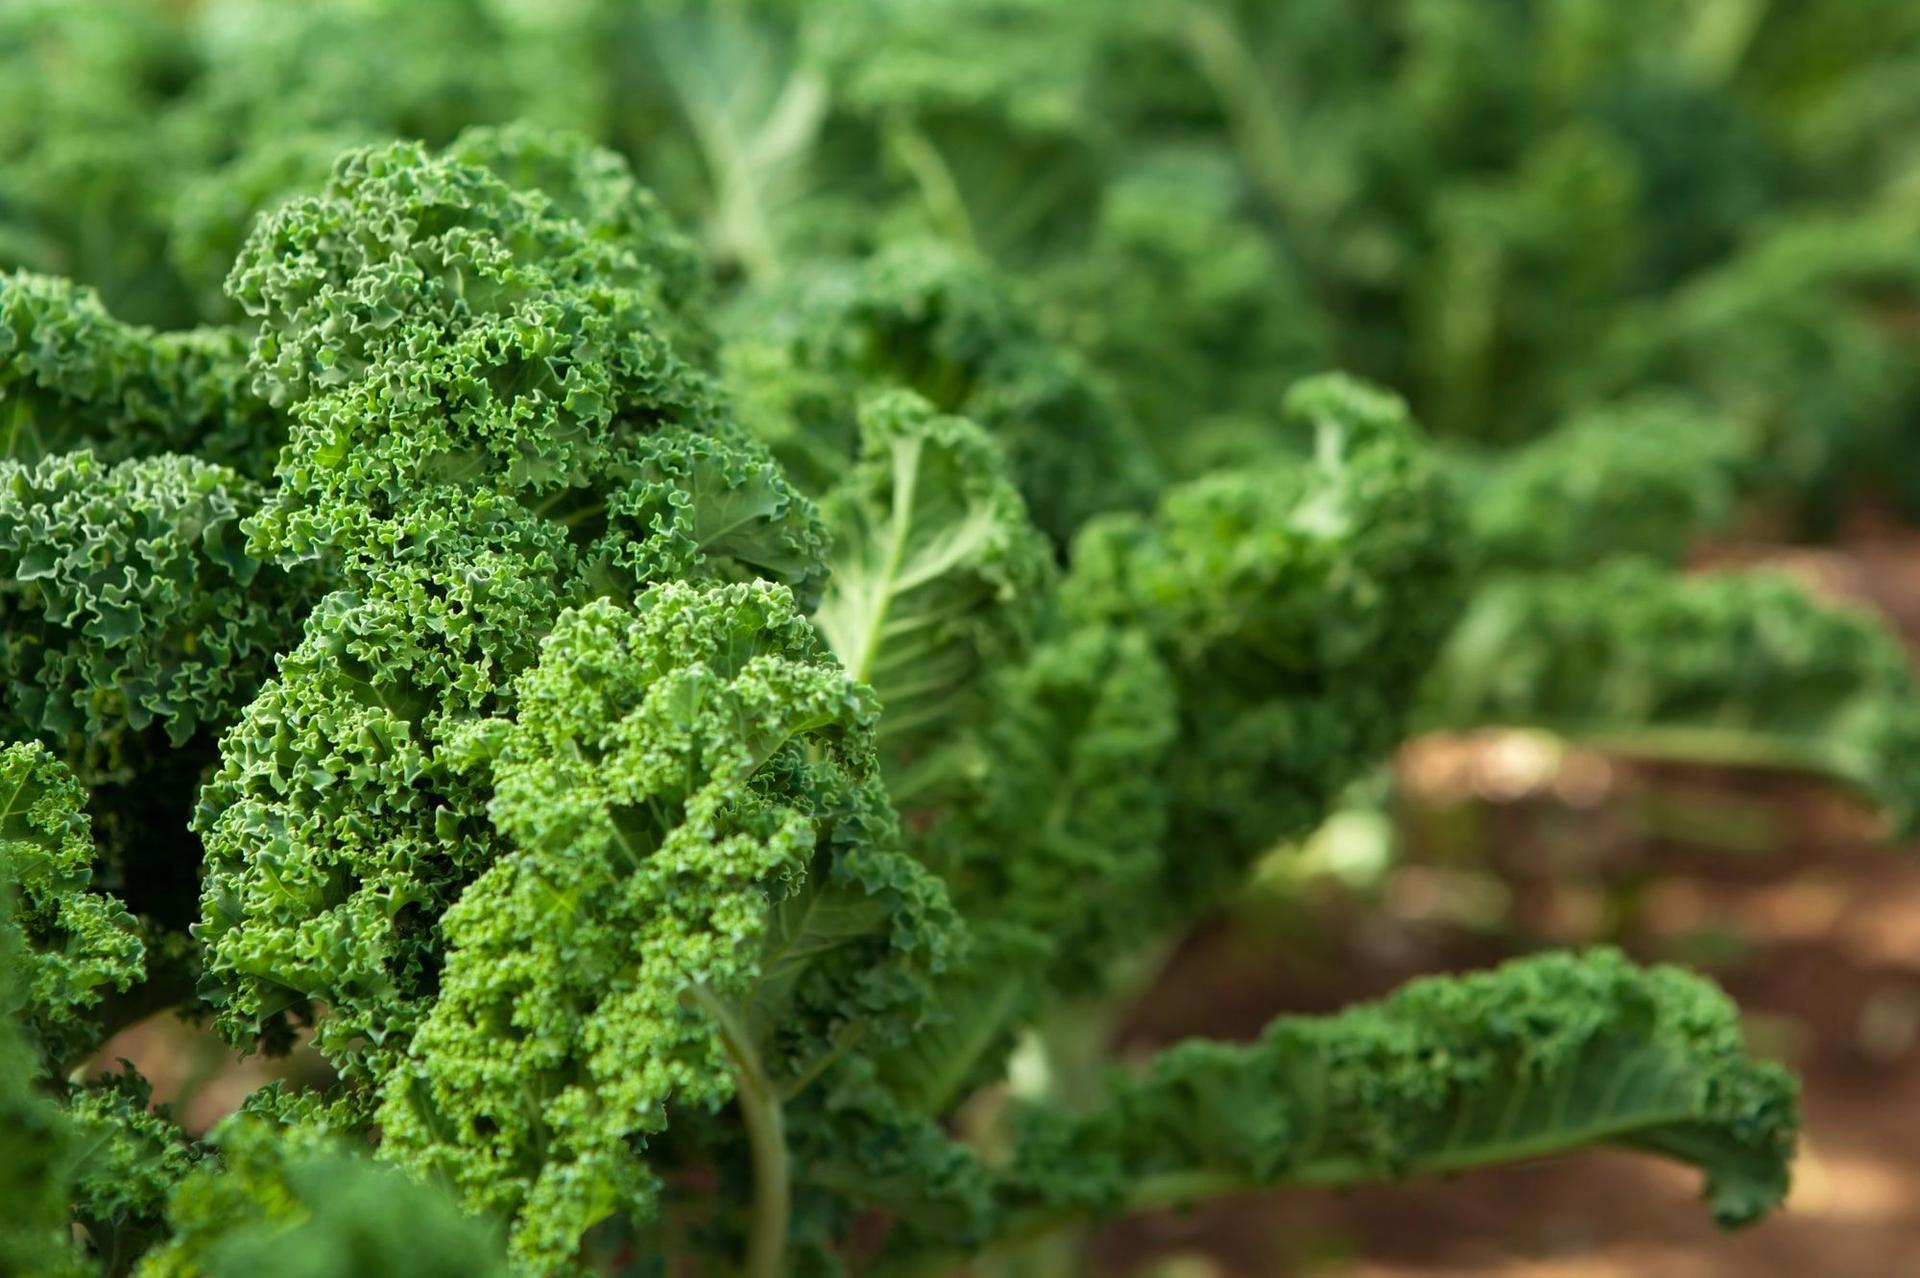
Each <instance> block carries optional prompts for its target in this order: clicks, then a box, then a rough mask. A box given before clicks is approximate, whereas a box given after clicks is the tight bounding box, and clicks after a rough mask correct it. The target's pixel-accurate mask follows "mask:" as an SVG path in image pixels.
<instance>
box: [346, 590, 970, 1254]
mask: <svg viewBox="0 0 1920 1278" xmlns="http://www.w3.org/2000/svg"><path fill="white" fill-rule="evenodd" d="M515 703H516V713H515V716H514V718H513V719H512V720H511V721H503V722H496V723H488V724H482V725H479V726H478V727H476V728H475V730H474V737H475V741H476V744H477V748H481V749H483V750H484V751H485V753H486V754H487V755H488V756H489V757H491V759H492V770H493V780H494V797H493V799H492V802H491V803H490V805H489V808H488V811H489V813H490V815H491V816H492V819H493V821H494V823H495V824H496V825H497V826H498V827H499V828H500V830H501V831H502V833H503V834H504V835H505V836H506V838H507V839H508V840H509V841H510V842H511V844H512V849H513V850H512V851H511V852H509V853H508V854H507V855H505V856H503V857H502V858H501V859H500V860H499V861H498V862H497V863H496V864H495V865H494V866H493V867H492V868H491V869H489V870H488V871H487V872H486V873H485V874H483V875H482V876H481V877H480V878H479V879H478V880H477V881H476V882H475V883H474V884H473V885H472V886H471V887H469V888H468V889H467V890H466V892H465V893H464V894H463V895H462V896H461V898H460V900H459V902H458V903H457V904H455V905H454V906H453V907H452V908H451V909H450V910H448V912H447V914H446V916H445V918H444V919H443V921H442V924H441V926H442V930H443V931H444V933H445V935H446V937H447V941H448V947H449V948H448V955H447V960H446V966H445V969H444V972H443V973H442V976H441V981H440V992H439V997H438V999H437V1000H436V1002H435V1004H434V1006H433V1009H432V1011H431V1012H430V1013H429V1014H428V1015H427V1017H426V1019H425V1020H424V1022H423V1023H422V1024H421V1026H420V1029H419V1032H418V1033H417V1034H416V1035H415V1037H414V1040H413V1045H412V1049H411V1052H410V1056H409V1060H408V1063H407V1064H406V1065H405V1066H404V1067H403V1068H402V1069H401V1070H400V1071H399V1072H398V1073H397V1074H396V1075H395V1076H394V1077H393V1078H391V1079H389V1080H388V1082H387V1085H386V1100H385V1103H384V1105H383V1107H382V1110H381V1116H380V1122H381V1128H382V1130H383V1132H384V1133H385V1145H384V1149H385V1151H386V1152H387V1153H388V1154H389V1155H390V1156H393V1157H398V1158H401V1159H403V1160H405V1161H407V1162H409V1163H413V1164H417V1165H422V1166H426V1167H431V1168H435V1169H437V1170H438V1171H440V1172H442V1173H443V1174H446V1175H448V1176H449V1177H450V1178H451V1179H452V1180H453V1181H454V1183H456V1184H458V1185H460V1186H461V1187H462V1188H463V1189H464V1191H465V1192H466V1194H467V1196H468V1199H469V1201H470V1202H471V1203H473V1204H474V1205H475V1206H476V1207H485V1208H488V1209H491V1210H496V1211H501V1212H506V1213H512V1214H515V1215H516V1216H517V1224H516V1227H515V1233H514V1239H515V1243H514V1245H515V1251H516V1254H517V1255H518V1256H519V1257H520V1258H521V1259H522V1260H523V1261H525V1262H527V1263H529V1264H533V1263H539V1264H542V1265H554V1264H560V1263H563V1262H564V1261H565V1260H566V1259H567V1258H568V1257H570V1256H571V1255H572V1254H573V1252H574V1250H575V1249H576V1248H577V1246H578V1244H579V1240H580V1237H581V1235H582V1234H583V1233H584V1232H585V1231H586V1230H587V1228H588V1227H590V1226H591V1225H593V1224H594V1223H595V1222H596V1221H597V1220H599V1219H600V1218H602V1217H604V1216H606V1215H608V1214H610V1213H612V1212H615V1211H622V1210H624V1211H627V1212H644V1211H645V1209H646V1206H647V1201H648V1199H649V1198H650V1197H651V1195H652V1193H653V1192H654V1186H655V1183H656V1182H655V1176H654V1174H653V1173H652V1172H651V1171H650V1170H649V1168H648V1166H647V1164H646V1162H645V1161H644V1160H643V1159H641V1158H636V1157H635V1149H636V1146H639V1145H643V1144H644V1142H645V1141H646V1140H647V1138H648V1137H649V1136H651V1135H656V1134H658V1133H659V1132H661V1131H662V1130H663V1129H664V1128H665V1126H666V1124H667V1123H668V1121H669V1112H668V1111H669V1107H670V1106H685V1107H713V1106H717V1105H718V1104H720V1103H721V1102H723V1101H724V1100H726V1099H727V1098H728V1097H730V1096H731V1095H732V1094H733V1092H734V1090H735V1087H736V1081H735V1076H734V1072H733V1069H732V1068H731V1067H730V1064H729V1060H728V1049H727V1048H726V1047H725V1046H724V1045H723V1038H724V1035H725V1034H726V1033H728V1032H732V1031H731V1029H730V1025H732V1024H733V1023H738V1024H739V1025H742V1026H747V1027H753V1028H755V1029H758V1030H759V1031H760V1033H761V1034H763V1035H764V1036H765V1042H764V1044H763V1045H762V1046H761V1049H760V1051H759V1055H760V1057H761V1058H762V1059H765V1060H768V1061H769V1062H771V1068H772V1069H773V1070H775V1071H776V1072H779V1073H785V1072H786V1070H787V1068H788V1059H789V1057H790V1056H791V1055H792V1051H793V1049H794V1048H795V1047H799V1048H801V1049H802V1050H805V1047H806V1046H807V1042H806V1040H807V1039H808V1038H809V1037H810V1036H815V1035H817V1036H818V1037H819V1039H820V1040H821V1041H822V1042H823V1043H824V1042H825V1041H827V1039H828V1038H829V1036H830V1034H831V1032H832V1030H833V1029H834V1027H835V1026H836V1024H837V1023H838V1022H841V1021H844V1020H847V1019H850V1018H854V1017H858V1016H862V1015H867V1016H870V1015H873V1014H874V1013H876V1012H878V1011H880V1010H882V1009H884V1007H885V1006H886V1005H887V1002H889V1001H897V1000H898V999H899V998H900V997H901V995H902V993H903V992H904V991H903V990H902V989H901V988H896V987H895V985H896V982H895V979H894V977H893V974H892V973H891V972H890V970H889V965H888V959H889V957H890V956H891V955H893V954H894V953H896V952H903V953H905V954H909V955H911V954H915V953H918V954H919V955H920V958H921V961H925V962H935V961H937V958H938V954H939V952H940V948H941V947H942V946H943V945H944V944H945V942H944V940H943V939H942V937H941V935H940V932H939V927H940V924H939V908H940V905H941V902H942V900H943V894H942V893H941V892H940V891H939V888H938V884H937V883H934V882H932V881H930V880H928V879H926V878H925V876H924V875H923V874H922V873H921V872H919V871H917V869H916V868H915V867H914V866H913V865H912V863H911V862H907V861H905V860H904V858H902V857H901V856H900V855H899V854H898V853H895V852H890V851H889V850H888V844H889V843H890V842H891V841H892V840H893V839H894V838H895V837H896V835H895V832H894V831H893V828H892V815H891V809H890V808H889V807H888V806H887V803H886V799H885V795H884V792H883V791H882V790H881V789H880V785H879V779H878V773H877V770H876V766H875V760H874V757H873V741H872V738H873V721H874V710H873V706H872V703H871V700H870V699H869V697H868V696H867V694H865V693H864V692H863V691H862V690H861V689H860V688H859V687H858V685H857V684H855V683H854V682H853V681H852V680H851V679H849V678H848V676H847V675H846V673H845V672H844V671H842V670H841V669H840V668H839V667H838V666H837V665H835V664H834V663H833V662H832V661H831V660H830V659H829V658H828V657H827V655H826V654H825V653H824V652H823V651H822V650H821V649H820V647H819V642H818V640H817V638H816V637H815V634H814V632H813V630H812V628H811V627H810V626H809V625H808V624H807V623H806V621H805V619H804V618H803V617H801V616H800V615H799V614H798V613H797V612H796V611H795V609H794V606H793V601H792V597H791V595H790V594H789V593H788V592H787V591H785V590H784V589H782V588H780V587H777V586H771V585H767V584H765V583H753V584H742V585H734V586H724V587H717V588H710V589H706V590H701V589H695V588H691V587H686V586H681V585H675V584H669V585H664V586H661V587H658V588H657V589H655V590H653V591H651V592H649V593H648V594H646V595H643V596H641V598H640V599H639V600H638V601H637V602H636V604H635V609H634V611H633V612H631V613H629V612H627V611H625V610H624V609H622V608H620V607H619V606H617V605H615V604H613V603H611V602H609V601H601V602H597V603H594V604H589V605H586V606H585V607H583V608H581V609H578V610H576V611H572V612H569V613H567V614H565V615H564V616H563V617H562V618H561V619H560V621H559V623H558V624H557V625H556V626H555V628H554V631H553V633H552V634H551V635H550V636H549V637H548V639H547V640H546V642H545V643H544V644H543V646H542V653H541V658H540V661H539V662H538V663H537V664H536V665H534V666H533V667H532V668H531V669H529V670H528V672H527V673H526V674H525V675H524V676H522V678H521V680H520V683H519V687H518V689H517V696H516V699H515ZM810 885H811V889H810ZM823 889H824V890H823ZM833 897H847V898H849V900H848V905H849V906H851V907H852V908H853V909H855V910H857V911H859V912H860V915H861V916H863V918H864V923H865V926H864V927H863V928H862V929H861V930H860V931H859V932H856V933H854V934H851V935H847V934H841V933H838V932H822V931H820V929H819V927H818V925H817V924H816V923H815V922H814V921H813V920H812V919H811V918H810V917H809V916H812V915H814V914H816V913H820V914H823V915H826V916H831V915H832V914H833V912H834V908H835V907H834V905H833V902H832V899H831V898H833ZM867 898H873V901H872V904H871V906H870V905H869V904H868V900H867ZM787 901H794V902H796V903H801V904H802V906H803V909H802V913H801V914H799V915H798V916H794V915H791V914H790V913H789V912H788V911H786V910H784V909H783V908H782V903H783V902H787ZM715 1006H719V1007H723V1008H727V1009H731V1010H730V1011H728V1012H727V1013H725V1014H724V1016H723V1017H722V1020H721V1022H720V1023H719V1024H718V1025H716V1023H715V1021H714V1020H713V1019H711V1017H712V1016H713V1014H714V1013H713V1012H712V1010H711V1009H712V1008H714V1007H715ZM809 1027H814V1028H812V1029H811V1030H810V1029H809ZM796 1068H797V1066H796Z"/></svg>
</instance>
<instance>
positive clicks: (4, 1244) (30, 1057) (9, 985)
mask: <svg viewBox="0 0 1920 1278" xmlns="http://www.w3.org/2000/svg"><path fill="white" fill-rule="evenodd" d="M11 860H12V858H11V856H8V857H6V858H3V859H0V1202H5V1204H6V1208H5V1220H6V1228H4V1229H0V1270H4V1271H5V1272H7V1273H18V1274H49V1275H57V1274H63V1273H64V1272H65V1270H64V1269H63V1268H62V1266H64V1265H66V1264H68V1263H69V1262H70V1261H71V1260H72V1259H73V1257H72V1254H71V1252H70V1250H69V1249H68V1247H67V1246H66V1242H67V1234H68V1233H69V1231H70V1228H71V1227H70V1225H69V1224H68V1211H67V1184H66V1176H65V1168H66V1165H67V1161H68V1159H69V1158H70V1157H71V1153H70V1151H71V1148H72V1141H73V1135H72V1132H71V1130H70V1129H69V1127H68V1125H67V1122H66V1116H65V1114H64V1113H63V1112H62V1111H61V1108H60V1106H59V1105H58V1104H56V1103H55V1102H54V1100H53V1098H52V1097H51V1096H48V1095H46V1094H45V1093H44V1092H43V1091H42V1090H41V1088H40V1086H39V1083H40V1080H41V1079H42V1077H43V1076H44V1074H45V1070H46V1063H45V1060H44V1059H43V1056H42V1053H41V1051H40V1048H39V1044H38V1043H37V1042H36V1041H35V1037H36V1036H35V1035H32V1034H30V1033H29V1032H28V1030H27V1028H26V1026H25V1024H24V1023H23V1017H25V1016H31V1015H32V1014H33V1004H34V1003H35V1001H36V999H35V994H34V991H33V989H32V988H31V984H32V971H31V969H32V965H33V964H34V963H35V956H34V954H33V953H32V951H31V950H30V949H29V948H28V938H27V936H26V935H25V933H24V932H23V930H22V928H21V927H20V925H19V924H18V922H17V921H16V917H15V909H16V902H15V885H14V884H13V882H12V881H11V877H12V874H13V867H12V864H11ZM74 1268H75V1269H76V1270H77V1269H78V1266H75V1267H74Z"/></svg>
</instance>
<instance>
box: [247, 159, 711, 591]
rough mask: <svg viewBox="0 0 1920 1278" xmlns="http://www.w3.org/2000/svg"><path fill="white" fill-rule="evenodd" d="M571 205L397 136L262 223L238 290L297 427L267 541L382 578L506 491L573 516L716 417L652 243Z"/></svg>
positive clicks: (263, 377)
mask: <svg viewBox="0 0 1920 1278" xmlns="http://www.w3.org/2000/svg"><path fill="white" fill-rule="evenodd" d="M473 145H474V146H475V147H476V148H483V149H485V148H490V147H491V148H496V149H503V150H505V151H506V152H507V154H508V156H509V157H510V158H511V157H512V156H513V155H514V152H513V151H512V149H511V148H509V147H504V146H501V145H500V144H499V143H498V141H497V140H496V141H495V142H491V143H489V142H488V141H487V140H486V139H480V140H478V141H476V142H474V143H473ZM572 202H573V201H572V200H571V199H569V200H563V201H556V200H555V199H554V198H553V197H551V196H549V195H546V194H544V193H541V192H536V191H521V190H516V189H515V188H513V187H510V186H508V185H507V184H506V183H504V182H503V181H502V180H501V179H500V178H499V177H497V176H495V175H494V174H493V173H491V172H490V171H489V170H487V169H484V168H480V167H477V166H475V165H470V164H465V163H461V162H460V161H459V160H457V159H454V158H444V159H443V158H433V157H430V156H429V155H428V154H427V153H426V152H425V151H424V149H422V148H421V147H419V146H417V145H409V144H396V145H393V146H389V147H385V148H373V149H368V150H362V151H356V152H350V153H349V154H348V155H346V156H345V157H343V158H342V159H341V160H340V162H339V163H338V164H337V165H336V166H335V169H334V174H333V178H332V180H331V181H330V182H329V183H328V186H327V189H326V191H325V192H324V193H323V194H321V195H319V196H316V197H308V198H304V199H300V200H296V201H293V202H292V203H290V204H288V205H286V206H285V207H283V208H282V209H280V210H279V211H278V212H276V213H275V214H273V215H272V216H271V217H269V218H267V219H265V220H264V221H262V222H261V223H260V225H259V226H257V227H256V229H255V231H254V234H253V236H252V238H251V239H250V240H249V241H248V243H247V246H246V249H245V251H244V252H243V254H242V256H241V258H240V261H239V263H238V264H237V265H236V266H235V268H234V272H233V275H232V277H231V278H230V280H229V283H228V287H229V289H230V291H231V292H232V293H233V296H234V297H235V299H236V300H238V301H239V302H240V303H241V304H242V306H243V307H245V309H246V310H247V312H248V313H249V314H251V315H255V316H258V317H259V318H260V320H261V327H260V333H259V336H258V337H257V338H256V340H255V343H254V352H253V366H254V368H255V370H256V374H257V377H258V380H259V384H260V386H261V387H262V389H263V390H264V391H265V392H266V393H267V394H268V395H269V396H270V397H271V398H272V400H273V401H274V402H275V403H276V404H279V405H283V406H286V407H287V408H288V409H289V411H290V412H291V414H292V417H293V426H292V429H291V434H290V440H289V445H288V448H287V450H286V452H285V454H284V456H283V457H282V460H281V462H280V465H279V466H278V467H277V468H276V470H275V477H276V479H277V480H278V487H277V488H276V489H275V491H274V494H273V496H272V499H271V500H270V502H269V504H268V505H267V507H266V509H265V510H264V511H263V512H262V514H261V516H260V518H259V520H258V521H257V523H256V525H255V535H256V536H257V537H258V538H259V539H260V540H261V543H262V544H263V545H265V546H267V547H269V548H271V549H272V550H274V551H276V552H279V553H285V554H291V555H295V556H300V557H306V556H314V555H320V554H324V553H328V552H334V553H340V554H343V555H346V556H347V557H348V561H349V562H348V567H349V570H352V569H353V568H354V566H355V565H356V564H357V563H358V562H359V561H360V560H362V559H370V560H371V561H372V562H371V563H369V564H368V566H367V568H366V570H365V571H366V572H367V573H368V574H370V575H378V574H380V573H381V572H384V571H386V570H387V568H388V566H389V565H390V563H391V561H393V560H395V559H401V560H409V559H417V558H419V557H421V556H422V555H424V554H430V553H431V542H432V539H433V537H434V536H435V535H436V534H437V533H440V532H447V533H454V532H457V531H458V530H459V528H460V526H461V524H462V522H463V521H464V520H466V519H468V518H471V517H474V516H482V515H484V514H485V513H486V511H487V510H488V509H490V508H496V507H498V506H500V505H501V504H502V503H504V502H518V503H520V504H522V505H524V506H525V507H526V508H527V509H528V510H530V511H532V512H533V513H535V514H538V515H553V516H555V517H558V518H564V517H565V515H566V513H567V511H568V510H569V509H570V508H571V504H572V503H574V502H576V501H577V500H578V499H579V497H580V495H581V493H580V490H582V489H585V488H589V487H590V486H592V485H593V484H594V482H595V481H596V480H597V479H600V478H602V477H603V476H604V475H605V474H606V473H607V471H608V469H609V467H611V466H612V465H613V464H614V463H615V462H616V460H617V458H618V455H619V452H620V450H621V448H622V445H623V444H624V443H625V442H626V441H627V439H628V438H629V437H631V436H633V435H636V434H642V433H645V431H646V430H647V429H648V428H649V427H651V426H653V425H656V424H660V423H665V422H672V421H683V422H699V421H704V420H706V419H707V418H708V417H709V416H710V414H711V411H712V410H711V405H710V404H709V403H708V399H707V394H706V384H705V380H704V379H703V378H702V377H700V376H699V375H698V373H697V372H696V370H695V369H694V368H693V367H692V366H691V365H690V364H688V363H687V362H686V361H685V360H684V359H682V358H681V356H680V355H678V354H677V353H676V352H675V350H674V349H673V347H672V345H671V343H670V341H669V335H670V333H671V332H672V331H673V329H674V328H675V323H674V321H673V318H672V315H671V312H670V311H669V310H668V308H667V304H666V301H665V294H664V283H663V276H662V272H661V271H660V269H658V267H657V266H656V265H655V264H654V262H653V260H652V257H651V255H650V254H649V253H648V252H646V251H645V250H646V249H647V248H648V245H647V243H646V242H645V241H635V242H633V243H629V242H627V241H626V240H621V239H612V238H605V237H603V236H602V235H600V234H597V233H596V230H595V229H594V228H591V227H589V226H587V225H584V224H582V223H581V222H579V221H577V220H575V219H574V218H572V217H571V216H569V215H568V209H567V205H568V204H569V203H572ZM643 222H644V219H641V220H639V221H636V222H634V223H633V226H635V227H638V226H640V225H642V224H643ZM476 504H477V506H478V508H476Z"/></svg>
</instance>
